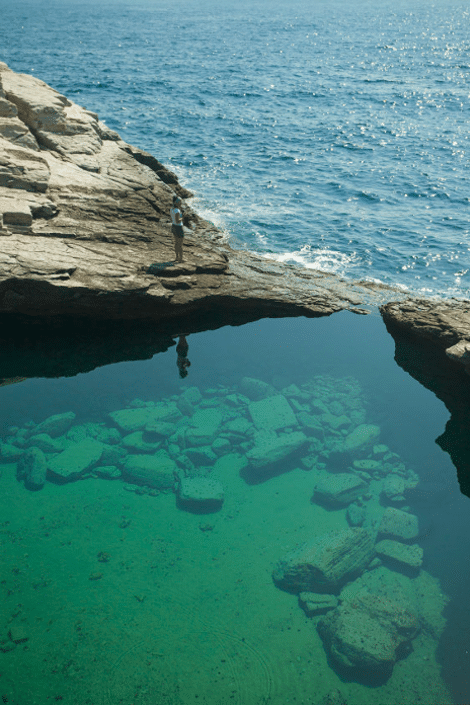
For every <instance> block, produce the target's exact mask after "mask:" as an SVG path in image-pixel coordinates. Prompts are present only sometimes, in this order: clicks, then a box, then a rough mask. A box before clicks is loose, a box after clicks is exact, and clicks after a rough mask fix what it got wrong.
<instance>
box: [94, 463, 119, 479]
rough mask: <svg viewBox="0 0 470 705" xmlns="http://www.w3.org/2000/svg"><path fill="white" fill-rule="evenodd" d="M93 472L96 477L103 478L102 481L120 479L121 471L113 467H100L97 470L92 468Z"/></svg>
mask: <svg viewBox="0 0 470 705" xmlns="http://www.w3.org/2000/svg"><path fill="white" fill-rule="evenodd" d="M93 472H94V473H95V475H98V477H101V478H103V480H117V479H118V478H119V477H121V471H120V470H119V468H117V467H116V466H115V465H100V466H99V467H97V468H93Z"/></svg>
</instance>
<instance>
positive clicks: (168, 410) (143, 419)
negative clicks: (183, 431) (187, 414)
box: [109, 402, 181, 433]
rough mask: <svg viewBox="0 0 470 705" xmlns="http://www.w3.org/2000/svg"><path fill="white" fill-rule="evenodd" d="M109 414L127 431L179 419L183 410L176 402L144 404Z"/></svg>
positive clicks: (141, 429) (140, 429) (139, 429)
mask: <svg viewBox="0 0 470 705" xmlns="http://www.w3.org/2000/svg"><path fill="white" fill-rule="evenodd" d="M109 416H110V417H111V418H112V420H113V421H114V423H115V424H116V425H117V426H119V428H120V429H122V430H123V431H125V432H126V433H132V432H133V431H143V430H145V428H146V427H148V425H149V424H151V423H154V422H159V421H177V420H178V419H179V418H181V411H180V410H179V409H178V407H177V406H176V404H175V403H174V402H168V403H164V402H161V403H160V404H155V405H152V406H142V407H138V408H134V409H120V410H119V411H112V412H111V413H110V414H109Z"/></svg>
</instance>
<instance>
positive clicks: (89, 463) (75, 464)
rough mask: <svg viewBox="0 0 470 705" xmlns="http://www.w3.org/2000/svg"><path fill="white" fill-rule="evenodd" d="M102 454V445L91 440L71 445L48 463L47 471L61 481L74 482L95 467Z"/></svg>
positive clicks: (87, 439)
mask: <svg viewBox="0 0 470 705" xmlns="http://www.w3.org/2000/svg"><path fill="white" fill-rule="evenodd" d="M102 453H103V444H102V443H100V442H99V441H96V440H94V439H93V438H85V439H84V440H83V441H80V442H79V443H71V444H70V445H69V446H68V448H67V449H66V450H64V451H62V453H60V454H59V455H56V456H55V457H54V458H52V460H49V462H48V466H47V467H48V470H49V471H50V472H51V473H52V474H53V475H55V476H56V477H57V478H60V479H62V480H76V479H78V478H79V476H80V475H82V474H83V473H85V472H86V471H87V470H89V469H90V468H91V467H93V465H96V464H97V463H98V462H99V460H100V458H101V455H102Z"/></svg>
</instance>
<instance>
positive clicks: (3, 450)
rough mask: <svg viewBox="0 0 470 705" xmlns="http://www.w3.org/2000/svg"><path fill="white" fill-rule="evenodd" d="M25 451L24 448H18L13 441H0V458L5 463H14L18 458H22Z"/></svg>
mask: <svg viewBox="0 0 470 705" xmlns="http://www.w3.org/2000/svg"><path fill="white" fill-rule="evenodd" d="M23 453H24V449H23V448H17V446H15V445H12V444H11V443H2V442H1V441H0V459H1V460H2V461H3V462H4V463H14V462H15V461H17V460H18V458H21V456H22V455H23Z"/></svg>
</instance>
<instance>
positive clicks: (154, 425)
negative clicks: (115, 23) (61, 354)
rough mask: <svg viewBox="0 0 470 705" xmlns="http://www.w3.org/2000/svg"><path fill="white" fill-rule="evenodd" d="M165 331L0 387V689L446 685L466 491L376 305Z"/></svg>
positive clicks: (88, 694) (71, 693)
mask: <svg viewBox="0 0 470 705" xmlns="http://www.w3.org/2000/svg"><path fill="white" fill-rule="evenodd" d="M175 333H178V334H179V333H181V334H184V333H185V331H184V330H178V331H175ZM174 340H175V343H178V341H179V344H178V346H177V347H178V352H177V349H176V346H173V347H171V348H170V349H168V350H166V351H165V352H162V353H160V354H157V355H155V356H154V357H152V358H151V359H147V360H141V361H133V362H120V363H116V364H108V365H107V366H103V367H98V368H96V369H95V370H93V371H91V372H88V373H86V374H78V375H76V376H74V377H61V378H52V379H51V378H49V379H46V378H31V379H24V380H23V381H20V382H19V383H16V384H6V385H5V386H2V387H0V434H1V446H0V451H1V457H0V471H1V477H0V487H1V489H2V493H1V496H2V500H3V501H2V505H3V506H2V516H1V518H0V531H1V541H2V552H1V558H0V560H1V568H2V569H1V581H0V589H1V595H2V603H3V617H2V621H1V622H0V695H1V696H2V697H3V699H4V702H8V703H10V704H13V705H24V704H25V703H28V704H29V705H33V704H37V705H46V704H49V703H51V702H56V701H60V702H63V703H70V704H72V703H73V704H77V703H79V704H80V705H117V704H121V703H122V704H123V705H131V704H133V705H161V704H162V705H163V704H170V703H171V704H174V705H189V704H193V703H200V704H201V705H202V704H205V705H221V704H225V703H227V704H229V703H230V704H232V703H234V704H237V705H258V704H260V703H270V704H272V705H285V703H297V704H301V703H304V704H305V705H307V704H308V705H312V704H314V705H320V704H326V703H330V704H331V703H336V704H338V703H347V705H364V704H369V703H370V704H371V705H372V703H374V705H377V704H380V705H405V704H409V705H416V703H419V702H422V703H427V704H428V705H430V704H431V703H433V704H439V705H441V704H442V705H444V704H445V705H447V704H449V705H450V704H452V703H456V704H457V703H459V704H460V703H466V702H468V701H469V698H470V686H469V684H468V679H467V674H468V672H469V655H468V650H469V647H470V645H469V640H468V633H469V632H468V628H469V626H470V606H469V604H468V600H467V594H468V584H469V579H470V567H469V562H468V549H467V540H468V538H467V537H468V536H469V534H470V516H469V511H468V508H469V505H468V502H469V501H470V500H469V499H468V498H467V497H466V496H464V495H462V494H461V492H460V489H459V484H458V482H457V476H456V469H455V467H454V466H453V464H452V462H451V460H450V459H449V456H448V455H447V454H446V453H445V452H444V451H443V450H441V448H440V447H439V446H438V445H437V444H436V442H435V440H436V438H437V437H438V436H439V435H440V434H442V432H443V430H444V427H445V424H446V422H447V420H448V418H449V414H448V412H447V410H446V408H445V407H444V405H443V404H442V402H441V401H439V400H438V399H437V398H436V397H435V396H434V394H433V393H432V392H430V391H428V390H427V389H425V388H424V387H422V386H421V385H420V384H418V382H416V381H415V380H414V379H412V378H411V377H410V376H408V375H407V374H406V373H405V372H404V371H403V370H402V369H401V368H399V367H398V366H397V364H396V363H395V362H394V359H393V357H394V342H393V340H392V338H391V337H390V336H389V334H388V333H387V332H386V330H385V326H384V324H383V323H382V321H381V319H380V316H379V315H378V313H373V314H372V315H370V316H365V317H364V316H355V315H353V314H351V313H347V312H343V313H338V314H335V315H333V316H331V317H329V318H322V319H304V318H292V319H275V320H271V319H265V320H262V321H257V322H254V323H250V324H247V325H244V326H240V327H228V326H227V327H224V328H220V329H218V330H215V331H206V332H204V333H197V334H193V335H188V336H187V337H186V342H187V346H188V347H186V345H185V341H184V339H181V338H179V336H178V335H175V337H174ZM51 354H53V352H52V351H51ZM188 361H189V362H190V363H191V364H190V365H188V364H187V362H188ZM180 373H182V375H183V376H181V375H180ZM185 373H187V375H186V374H185ZM336 691H339V692H336Z"/></svg>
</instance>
